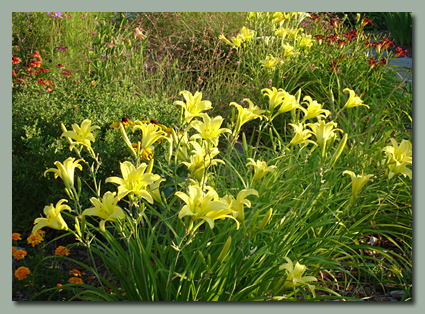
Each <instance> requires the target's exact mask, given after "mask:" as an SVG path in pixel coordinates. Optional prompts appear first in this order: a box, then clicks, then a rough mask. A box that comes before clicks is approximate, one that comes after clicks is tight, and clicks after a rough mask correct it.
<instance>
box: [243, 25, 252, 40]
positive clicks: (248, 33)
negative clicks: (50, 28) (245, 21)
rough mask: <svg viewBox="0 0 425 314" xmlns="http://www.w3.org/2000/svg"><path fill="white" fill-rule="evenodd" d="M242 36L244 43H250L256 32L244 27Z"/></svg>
mask: <svg viewBox="0 0 425 314" xmlns="http://www.w3.org/2000/svg"><path fill="white" fill-rule="evenodd" d="M240 35H241V36H242V38H243V41H245V42H249V41H250V40H252V38H254V36H255V32H254V31H253V30H250V29H248V28H246V27H245V26H243V27H242V28H241V30H240Z"/></svg>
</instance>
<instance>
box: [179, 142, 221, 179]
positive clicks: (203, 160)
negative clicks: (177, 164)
mask: <svg viewBox="0 0 425 314" xmlns="http://www.w3.org/2000/svg"><path fill="white" fill-rule="evenodd" d="M189 145H190V146H191V147H192V148H193V150H192V151H191V155H190V156H189V161H188V162H186V161H183V162H182V164H184V165H185V166H186V167H187V168H188V170H189V171H190V172H191V173H192V175H193V176H194V177H195V178H196V180H198V182H202V181H203V179H204V176H205V169H206V168H208V167H209V166H210V165H211V166H214V165H216V164H217V162H220V163H223V164H224V161H222V160H220V159H212V158H214V157H215V156H216V155H218V154H219V150H218V148H217V147H213V148H212V149H210V150H209V151H207V150H206V149H205V147H204V146H201V145H200V144H199V143H198V142H189Z"/></svg>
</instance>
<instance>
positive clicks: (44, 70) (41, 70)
mask: <svg viewBox="0 0 425 314" xmlns="http://www.w3.org/2000/svg"><path fill="white" fill-rule="evenodd" d="M49 72H50V71H49V70H48V69H45V68H39V69H38V70H37V73H49Z"/></svg>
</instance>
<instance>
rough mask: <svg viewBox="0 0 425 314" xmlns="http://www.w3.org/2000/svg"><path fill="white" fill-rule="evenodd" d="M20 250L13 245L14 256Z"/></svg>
mask: <svg viewBox="0 0 425 314" xmlns="http://www.w3.org/2000/svg"><path fill="white" fill-rule="evenodd" d="M17 251H18V249H17V248H16V247H15V246H12V256H15V253H16V252H17Z"/></svg>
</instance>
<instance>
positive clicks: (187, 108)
mask: <svg viewBox="0 0 425 314" xmlns="http://www.w3.org/2000/svg"><path fill="white" fill-rule="evenodd" d="M180 95H183V97H184V99H185V100H186V103H184V102H183V101H180V100H176V101H175V102H174V104H175V105H178V106H182V107H183V108H184V119H185V121H186V123H190V121H191V120H192V119H193V118H194V117H198V116H200V115H201V112H202V111H204V110H209V109H211V108H212V104H211V102H210V101H208V100H202V93H201V92H196V93H195V95H192V93H190V92H188V91H185V90H184V91H181V92H180Z"/></svg>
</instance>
